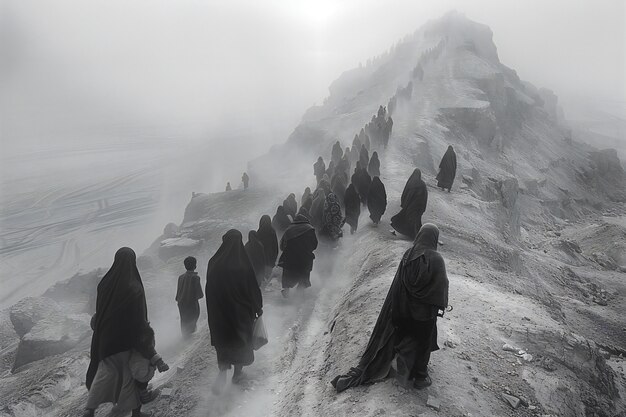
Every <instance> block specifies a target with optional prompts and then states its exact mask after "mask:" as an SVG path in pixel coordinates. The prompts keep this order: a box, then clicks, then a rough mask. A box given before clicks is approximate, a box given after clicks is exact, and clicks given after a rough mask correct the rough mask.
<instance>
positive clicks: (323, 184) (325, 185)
mask: <svg viewBox="0 0 626 417" xmlns="http://www.w3.org/2000/svg"><path fill="white" fill-rule="evenodd" d="M317 188H321V189H322V190H324V194H325V195H328V194H329V193H330V177H329V176H328V175H327V174H324V176H323V177H322V180H321V181H320V183H319V185H318V187H317Z"/></svg>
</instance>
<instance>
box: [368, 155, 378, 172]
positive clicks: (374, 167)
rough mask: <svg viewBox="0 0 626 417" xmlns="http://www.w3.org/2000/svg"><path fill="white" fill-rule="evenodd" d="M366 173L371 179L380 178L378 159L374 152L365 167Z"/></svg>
mask: <svg viewBox="0 0 626 417" xmlns="http://www.w3.org/2000/svg"><path fill="white" fill-rule="evenodd" d="M367 173H368V174H370V176H371V177H380V160H379V159H378V152H376V151H374V153H373V154H372V158H371V159H370V163H369V165H368V166H367Z"/></svg>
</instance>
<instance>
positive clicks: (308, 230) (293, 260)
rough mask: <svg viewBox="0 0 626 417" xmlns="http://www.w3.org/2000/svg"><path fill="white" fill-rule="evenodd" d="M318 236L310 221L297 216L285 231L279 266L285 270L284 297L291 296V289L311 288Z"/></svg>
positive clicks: (281, 244) (281, 242) (281, 243)
mask: <svg viewBox="0 0 626 417" xmlns="http://www.w3.org/2000/svg"><path fill="white" fill-rule="evenodd" d="M317 243H318V242H317V236H316V235H315V229H314V228H313V226H311V224H310V223H309V220H308V219H307V218H306V217H304V216H302V215H298V216H296V218H295V220H294V222H293V224H292V225H291V226H289V228H288V229H287V230H286V231H285V234H284V235H283V237H282V239H281V240H280V249H281V250H282V251H283V253H282V254H281V255H280V260H279V262H278V266H281V267H282V268H283V282H282V285H283V289H282V291H281V293H282V295H283V297H285V298H287V297H288V296H289V289H290V288H293V287H295V286H297V288H299V289H304V288H308V287H310V286H311V271H312V270H313V259H315V255H314V254H313V251H314V250H315V249H317Z"/></svg>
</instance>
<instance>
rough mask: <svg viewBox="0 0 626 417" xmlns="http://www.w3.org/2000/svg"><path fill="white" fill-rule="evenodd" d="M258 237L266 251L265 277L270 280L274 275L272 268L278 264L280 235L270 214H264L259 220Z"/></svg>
mask: <svg viewBox="0 0 626 417" xmlns="http://www.w3.org/2000/svg"><path fill="white" fill-rule="evenodd" d="M257 237H258V238H259V240H260V241H261V244H262V245H263V252H264V253H265V279H266V280H269V279H270V278H271V276H272V269H274V266H275V265H276V259H278V236H276V230H274V227H273V226H272V220H271V219H270V216H268V215H267V214H264V215H263V216H261V220H259V228H258V229H257Z"/></svg>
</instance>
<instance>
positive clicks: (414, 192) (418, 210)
mask: <svg viewBox="0 0 626 417" xmlns="http://www.w3.org/2000/svg"><path fill="white" fill-rule="evenodd" d="M427 203H428V190H427V189H426V184H425V183H424V181H423V180H422V172H421V171H420V170H419V169H415V170H414V171H413V173H412V174H411V176H410V177H409V179H408V180H407V182H406V185H405V186H404V190H403V191H402V196H401V197H400V207H401V208H402V209H401V210H400V212H399V213H398V214H396V215H395V216H393V217H392V218H391V226H392V227H393V228H394V229H395V230H396V231H397V232H398V233H400V234H403V235H405V236H408V237H409V238H411V239H414V238H415V235H416V234H417V231H418V230H420V228H421V227H422V214H424V212H425V211H426V205H427Z"/></svg>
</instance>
